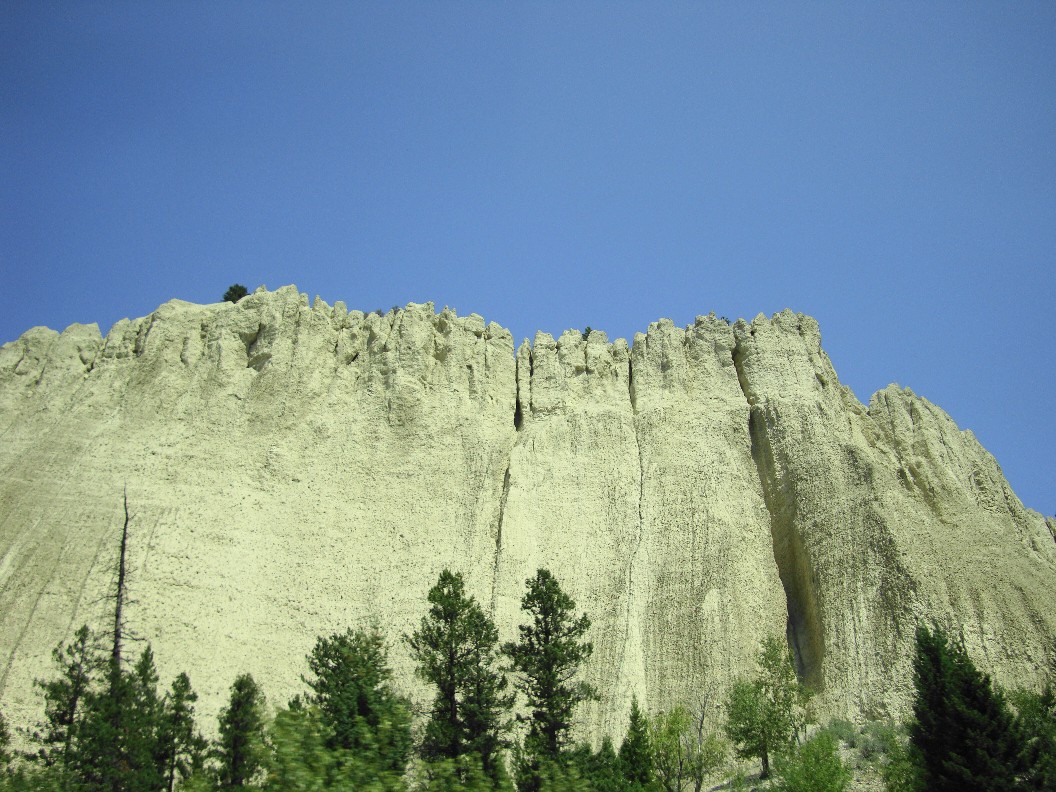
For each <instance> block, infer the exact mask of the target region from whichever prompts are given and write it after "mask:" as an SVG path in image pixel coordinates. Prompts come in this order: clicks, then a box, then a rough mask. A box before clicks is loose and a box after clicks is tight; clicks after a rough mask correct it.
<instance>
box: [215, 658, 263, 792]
mask: <svg viewBox="0 0 1056 792" xmlns="http://www.w3.org/2000/svg"><path fill="white" fill-rule="evenodd" d="M219 720H220V739H219V742H218V743H217V750H216V757H217V759H219V768H218V773H217V776H218V779H219V784H220V788H221V789H238V788H239V787H244V786H247V785H248V784H250V783H251V782H252V781H253V780H254V779H255V778H257V777H258V776H259V774H260V772H261V771H262V770H263V768H264V760H265V757H266V751H265V749H266V740H265V733H264V694H263V693H262V692H261V690H260V688H259V687H257V683H256V682H255V681H254V680H253V677H252V676H250V675H249V674H241V675H239V676H238V677H237V678H236V679H235V681H234V683H233V684H232V685H231V696H230V698H229V699H228V704H227V706H226V707H224V708H223V709H222V710H220V718H219Z"/></svg>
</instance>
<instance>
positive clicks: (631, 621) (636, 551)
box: [619, 358, 648, 707]
mask: <svg viewBox="0 0 1056 792" xmlns="http://www.w3.org/2000/svg"><path fill="white" fill-rule="evenodd" d="M627 389H628V397H629V399H630V405H631V423H632V430H633V432H634V448H635V453H636V455H637V458H638V524H637V526H636V530H635V535H634V538H633V540H632V541H633V545H632V547H631V552H630V554H629V556H628V559H627V582H626V589H625V590H626V596H627V608H626V613H625V615H624V637H623V649H622V654H621V658H620V668H619V678H620V679H621V680H624V681H626V680H628V679H631V678H632V676H631V674H629V670H628V668H627V661H628V655H629V654H630V649H631V642H632V635H633V632H634V631H635V629H636V626H635V616H634V613H635V608H636V606H637V599H636V596H635V595H636V585H637V584H636V578H635V571H636V565H637V563H638V561H639V558H638V557H639V555H640V551H641V549H642V542H643V539H644V535H645V517H644V513H643V509H642V503H643V500H644V496H645V460H644V458H643V455H642V439H641V437H640V431H639V425H638V409H637V399H636V397H635V392H634V366H633V364H632V362H631V360H630V358H628V360H627ZM637 642H638V645H639V650H640V648H641V636H640V635H639V636H637ZM640 657H641V654H640V651H639V658H640ZM636 693H637V694H639V700H640V702H641V704H642V706H644V707H648V694H647V691H636Z"/></svg>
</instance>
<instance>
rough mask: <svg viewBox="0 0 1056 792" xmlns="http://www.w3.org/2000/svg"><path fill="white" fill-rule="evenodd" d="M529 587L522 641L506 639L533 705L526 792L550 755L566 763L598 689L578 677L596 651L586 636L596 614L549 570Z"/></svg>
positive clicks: (521, 780) (524, 768)
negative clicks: (580, 711)
mask: <svg viewBox="0 0 1056 792" xmlns="http://www.w3.org/2000/svg"><path fill="white" fill-rule="evenodd" d="M527 586H528V591H527V593H526V594H525V595H524V598H523V599H522V600H521V610H523V611H524V612H525V613H526V614H528V615H529V616H530V622H529V623H528V624H522V625H520V626H519V627H518V630H519V633H520V638H519V640H518V641H517V642H516V643H512V642H510V643H507V644H505V646H504V647H503V652H504V653H505V654H506V655H507V656H508V657H509V658H510V662H511V664H512V667H513V670H514V671H515V672H516V673H517V681H516V687H517V689H518V690H520V691H521V692H522V693H523V694H524V696H525V698H526V699H527V701H528V709H529V714H528V716H527V717H526V718H524V719H523V720H525V721H527V724H528V732H527V734H526V735H525V738H524V747H523V754H522V762H521V763H520V769H519V772H518V782H517V783H518V787H519V788H520V789H521V791H522V792H534V791H535V790H537V789H539V785H540V783H541V782H542V775H540V773H541V771H542V762H543V761H544V760H546V761H549V762H551V763H557V765H562V763H561V762H559V761H558V760H560V759H561V758H562V754H563V753H564V752H565V751H566V750H567V748H568V747H569V739H570V732H571V729H572V716H573V714H574V712H575V710H576V707H577V706H579V705H580V704H581V703H582V702H584V701H588V700H591V699H594V698H596V697H597V693H596V692H595V691H594V689H593V688H592V687H591V686H590V685H588V684H586V683H585V682H582V681H577V680H576V676H577V675H578V672H579V669H580V666H581V665H582V664H583V663H585V662H586V661H587V659H588V658H589V657H590V655H591V653H592V652H593V651H594V646H593V644H591V643H589V642H588V641H585V640H583V636H584V635H586V632H587V630H588V629H589V628H590V619H588V618H587V616H586V614H583V615H581V616H579V617H578V618H577V617H576V616H575V614H574V612H575V608H576V603H575V602H574V601H573V600H572V598H571V597H569V596H568V595H567V594H566V593H565V592H564V591H562V590H561V586H560V585H559V584H558V582H557V579H556V578H555V577H554V576H553V575H552V574H551V573H550V572H549V571H548V570H546V569H540V570H539V571H538V572H536V575H535V577H534V578H529V579H528V581H527ZM562 766H563V765H562ZM552 772H554V773H558V770H557V769H552ZM561 772H563V771H561ZM559 775H560V774H559ZM561 777H562V778H564V776H561ZM555 778H557V776H555ZM554 783H557V782H556V781H554ZM561 783H564V781H562V782H561Z"/></svg>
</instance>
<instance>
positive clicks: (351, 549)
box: [0, 287, 1056, 740]
mask: <svg viewBox="0 0 1056 792" xmlns="http://www.w3.org/2000/svg"><path fill="white" fill-rule="evenodd" d="M0 471H2V474H3V477H2V479H0V660H2V662H3V666H2V672H0V673H2V676H0V707H2V709H3V710H4V712H5V713H7V714H8V715H9V716H10V719H11V720H12V721H14V722H15V723H29V722H31V721H32V720H34V719H36V718H39V716H40V711H41V701H40V699H39V697H38V696H37V694H36V692H35V691H34V690H33V687H32V680H33V679H34V678H37V677H41V676H45V675H48V674H49V673H50V659H49V655H50V651H51V649H52V648H53V647H54V646H55V645H56V644H57V643H58V642H59V641H60V640H65V639H68V638H69V637H70V636H71V635H72V634H73V632H74V631H75V630H76V628H77V627H78V626H79V625H80V624H82V623H85V622H88V623H90V624H92V625H94V626H97V627H104V626H105V624H106V604H105V600H104V599H103V597H104V594H105V592H106V590H107V587H108V585H109V583H110V580H111V577H112V565H113V559H114V554H115V552H116V548H117V538H118V532H119V530H120V526H121V519H122V516H123V513H122V501H121V497H122V491H123V489H124V488H125V487H126V486H127V490H128V496H129V502H130V506H131V509H132V512H133V516H134V518H133V522H132V557H131V563H132V570H133V574H132V578H131V591H132V596H133V598H134V600H135V602H134V603H133V604H132V605H131V606H130V608H129V612H128V616H129V624H130V626H131V627H132V629H133V630H134V632H135V633H136V634H138V635H139V636H141V637H143V638H144V639H148V640H149V641H150V642H151V644H152V645H153V647H154V650H155V655H156V657H157V659H158V662H159V666H160V671H161V675H162V679H163V681H167V680H169V679H171V678H172V677H173V676H174V675H175V674H176V673H178V672H179V671H182V670H186V671H188V673H189V674H190V676H191V679H192V682H193V684H194V686H195V689H196V690H197V691H198V692H199V694H200V696H201V698H200V701H199V712H200V714H201V715H202V716H204V717H203V724H204V725H205V726H206V727H207V728H209V726H210V724H211V722H212V721H211V719H212V718H213V717H214V716H215V714H216V712H217V711H218V710H219V708H220V706H221V705H222V703H223V701H224V698H225V697H226V694H227V689H228V687H229V686H230V684H231V682H232V681H233V680H234V678H235V676H236V675H237V674H238V673H241V672H244V671H249V672H251V673H252V674H253V675H254V677H255V678H256V679H257V680H258V682H260V683H261V684H262V686H263V687H264V689H265V690H266V691H267V693H268V694H269V697H270V698H271V701H272V702H273V703H274V704H276V705H279V704H282V703H284V702H285V701H286V699H287V698H288V697H289V696H290V695H292V694H293V693H295V692H299V691H300V690H301V684H300V681H299V677H300V674H302V673H303V672H304V668H305V664H304V656H305V654H306V653H307V652H308V651H309V650H310V648H311V646H312V644H313V642H314V640H315V638H316V636H318V635H320V634H329V633H331V632H335V631H340V630H343V629H344V628H345V627H346V626H349V625H355V624H362V623H364V622H366V621H367V620H369V619H371V618H377V619H378V620H379V621H380V623H381V624H382V625H383V626H384V627H385V629H386V632H387V634H388V635H389V636H390V639H391V641H392V644H393V645H392V659H393V663H394V666H395V668H396V670H397V674H398V677H399V680H400V683H401V685H403V686H404V687H405V689H406V690H408V691H409V692H411V693H412V694H413V695H415V696H416V697H419V698H424V697H425V696H427V695H428V692H427V691H426V690H424V689H423V688H422V687H421V685H420V683H419V682H417V681H416V680H415V679H414V677H413V673H412V672H413V668H412V665H411V662H410V658H409V656H408V652H407V649H406V646H405V645H404V644H403V643H402V641H401V640H400V639H401V636H403V635H404V634H406V633H408V632H409V631H411V630H413V629H414V627H415V625H416V623H417V622H418V620H419V619H420V618H421V616H422V615H423V614H424V612H425V594H426V592H427V590H428V589H429V587H430V586H431V585H432V584H433V583H434V582H435V580H436V578H437V575H438V574H439V572H440V570H441V569H443V568H444V567H450V568H451V569H453V570H457V571H461V572H462V573H463V574H464V575H465V577H466V582H467V587H468V589H469V591H470V592H471V593H473V594H474V596H476V597H477V599H478V600H479V601H480V602H481V603H483V604H484V605H485V607H486V608H490V609H491V611H492V612H493V613H494V615H495V618H496V621H497V624H498V626H499V630H500V635H501V638H502V639H503V640H511V639H514V638H515V637H516V625H517V624H518V623H519V622H520V609H519V608H520V600H521V597H522V596H523V594H524V582H525V580H526V579H527V578H528V577H530V576H532V575H533V574H534V573H535V570H536V569H537V568H539V567H540V566H546V567H548V568H550V569H551V570H552V571H553V572H554V574H555V575H557V577H558V579H559V580H560V581H561V582H562V585H563V586H564V588H565V589H566V590H567V591H568V592H569V593H570V594H571V595H572V596H573V597H574V598H575V599H576V601H577V603H578V605H579V608H580V609H581V610H583V611H586V612H587V613H588V614H589V615H590V617H591V619H592V621H593V627H592V629H591V635H590V638H591V640H592V641H593V642H594V645H595V652H594V656H593V658H592V660H591V662H590V663H589V665H588V667H587V668H586V669H585V677H586V678H587V680H588V681H590V682H591V683H592V684H594V685H595V686H596V687H597V688H598V689H599V690H600V692H601V698H600V701H598V702H595V703H593V704H590V705H589V706H587V707H586V708H584V711H583V712H582V713H581V715H582V723H581V732H582V734H583V736H585V737H590V738H592V739H595V740H596V739H599V738H600V736H601V735H602V734H604V733H611V734H613V735H615V736H618V735H619V734H621V733H622V730H623V729H624V728H625V725H626V714H627V710H628V708H629V705H630V698H631V696H632V695H637V696H638V698H639V701H641V702H642V703H643V705H644V706H645V707H646V708H647V709H649V710H651V711H657V710H660V709H666V708H668V707H670V706H671V705H673V704H674V703H676V702H685V703H689V704H696V703H699V702H700V701H701V700H702V699H704V698H705V697H707V696H708V695H709V694H710V696H711V701H712V702H714V701H715V700H716V698H717V694H719V693H721V691H722V690H723V689H724V688H725V686H727V685H728V684H729V682H730V681H731V680H732V678H733V677H734V676H735V675H736V674H738V673H742V672H744V671H747V670H749V669H750V668H751V667H752V664H753V661H754V656H755V653H756V650H757V647H758V645H759V642H760V641H761V639H762V638H763V637H764V636H765V635H768V634H784V633H786V630H787V634H788V636H789V639H790V641H791V643H792V645H793V647H794V648H795V651H796V657H797V662H798V663H799V667H800V671H801V673H802V674H803V676H804V678H805V679H806V680H807V681H809V682H810V683H811V684H813V685H814V686H815V687H817V688H818V689H819V691H820V694H819V701H820V707H821V710H822V712H823V713H832V714H849V715H853V716H858V715H861V714H865V715H869V714H876V713H882V712H892V713H895V714H898V713H902V712H904V711H905V707H906V702H907V696H908V691H909V685H910V678H909V665H908V664H909V658H910V652H911V649H912V640H913V630H914V627H915V625H916V623H917V621H918V620H920V619H932V618H934V619H938V620H940V621H941V622H943V623H947V624H949V625H951V626H954V627H956V628H957V629H960V630H962V631H963V632H964V635H965V639H966V642H967V644H968V647H969V650H970V651H971V652H972V654H973V656H974V657H975V658H976V659H977V660H978V661H979V662H980V664H981V665H982V666H983V667H984V668H986V669H987V670H989V671H991V672H993V673H994V674H995V675H996V676H997V678H998V680H999V681H1001V682H1003V683H1006V684H1007V683H1012V682H1024V683H1030V682H1033V681H1034V680H1035V679H1036V678H1037V673H1038V669H1039V667H1040V666H1041V665H1042V664H1043V660H1044V656H1045V651H1046V649H1047V647H1049V646H1050V645H1051V642H1052V641H1053V638H1054V637H1056V593H1054V592H1056V542H1054V535H1056V524H1054V523H1053V522H1052V521H1047V520H1046V519H1044V518H1042V517H1041V516H1040V515H1038V514H1037V513H1035V512H1032V511H1029V510H1027V509H1024V508H1023V506H1022V505H1021V504H1020V502H1019V501H1018V499H1017V498H1016V497H1015V495H1014V494H1013V493H1012V492H1011V490H1010V489H1009V487H1008V484H1007V483H1006V482H1005V480H1004V478H1003V476H1002V475H1001V472H1000V469H999V468H998V466H997V464H996V462H995V461H994V460H993V458H992V457H991V456H990V455H989V454H987V453H986V451H985V450H984V449H982V448H981V447H980V446H979V444H978V443H977V442H976V441H975V438H974V437H973V436H972V435H971V434H970V433H967V432H961V431H959V430H958V429H957V427H956V426H955V425H954V424H953V422H952V421H951V420H950V419H949V418H948V417H947V416H946V415H945V414H944V413H942V412H941V410H939V409H938V408H936V407H934V406H933V405H931V404H930V403H928V402H927V401H925V400H923V399H920V398H918V397H916V396H914V395H913V394H912V393H910V392H909V391H903V390H900V389H898V388H897V387H894V386H892V387H889V388H887V389H885V390H884V391H881V392H880V393H878V394H876V395H875V396H874V397H873V399H872V400H871V402H870V404H869V407H868V408H865V407H863V406H862V405H861V404H859V403H858V402H857V400H856V399H855V398H854V396H853V395H852V394H851V393H850V391H848V390H847V389H845V388H843V387H842V386H840V385H839V382H838V380H837V378H836V374H835V372H834V371H833V370H832V366H831V364H830V363H829V361H828V358H827V357H826V356H825V353H824V352H823V351H822V349H821V346H820V335H819V333H818V328H817V325H816V323H815V322H814V321H813V320H812V319H810V318H809V317H805V316H802V315H796V314H792V313H791V312H785V313H782V314H778V315H777V316H775V317H773V318H772V319H766V318H765V317H759V318H757V319H756V320H755V321H754V322H752V323H751V324H747V323H745V322H743V321H742V322H738V323H737V324H736V325H735V326H734V327H732V328H731V327H729V326H727V325H726V323H724V322H721V321H719V320H716V319H715V318H714V317H713V316H712V317H700V318H698V319H697V321H696V322H695V323H694V324H693V325H692V326H690V327H687V328H678V327H675V326H674V325H672V324H671V323H670V322H668V321H666V320H662V321H660V322H657V323H654V324H653V325H651V326H650V327H649V329H648V332H647V333H645V334H638V335H637V336H636V337H635V339H634V345H633V348H630V349H629V348H628V346H627V344H626V342H625V341H623V340H622V339H620V340H617V341H616V342H615V343H611V344H610V343H609V342H608V340H607V339H606V337H605V335H604V333H600V332H597V331H593V332H591V333H590V335H589V337H588V338H584V337H583V336H582V334H581V333H579V332H577V331H569V332H566V333H565V334H563V335H562V336H561V337H560V338H559V339H558V340H556V341H555V340H554V339H553V338H552V337H550V336H548V335H545V334H539V335H537V337H536V339H535V343H534V344H533V345H532V346H529V345H528V344H527V342H525V343H524V344H522V345H521V347H520V348H519V349H518V350H517V352H516V354H515V353H514V347H513V339H512V337H511V336H510V334H509V332H508V331H506V330H504V329H503V328H501V327H499V326H498V325H496V324H494V323H492V324H485V322H484V320H483V319H481V318H480V317H479V316H476V315H470V316H468V317H459V316H457V315H456V314H455V313H454V312H453V311H451V310H448V309H444V310H443V311H441V312H439V313H437V312H436V311H435V310H434V308H433V306H432V305H431V304H425V305H413V304H412V305H408V306H407V307H406V308H405V309H403V310H399V311H391V312H389V313H388V314H386V315H378V314H369V315H364V314H362V313H360V312H359V311H351V312H350V311H348V310H347V308H346V307H345V306H344V304H343V303H337V304H336V305H335V306H334V307H333V308H331V307H330V306H328V305H326V304H325V303H323V302H322V301H321V300H319V299H318V298H317V299H316V301H315V303H314V304H312V305H309V302H308V299H307V297H306V296H305V295H302V294H299V293H298V292H297V290H296V289H295V288H294V287H284V288H282V289H279V290H278V291H276V292H267V291H263V290H258V291H257V292H256V293H255V294H252V295H249V296H247V297H246V298H244V299H243V300H241V301H240V302H239V303H237V304H229V303H221V304H215V305H206V306H199V305H192V304H189V303H184V302H179V301H173V302H170V303H166V304H165V305H163V306H161V307H160V308H159V309H158V310H157V311H155V312H154V313H153V314H151V315H150V316H148V317H145V318H143V319H138V320H135V321H122V322H119V323H118V324H117V325H115V326H114V328H113V329H112V330H111V331H110V333H109V334H108V335H107V336H106V338H105V339H103V338H101V337H100V335H99V331H98V329H97V328H96V327H94V326H83V325H73V326H71V327H70V328H68V329H67V330H66V331H64V332H63V333H61V334H59V333H55V332H54V331H51V330H47V329H44V328H34V329H33V330H30V331H28V332H27V333H26V334H25V335H23V336H22V337H21V338H20V339H19V340H17V341H15V342H12V343H10V344H6V345H4V346H3V347H2V348H0Z"/></svg>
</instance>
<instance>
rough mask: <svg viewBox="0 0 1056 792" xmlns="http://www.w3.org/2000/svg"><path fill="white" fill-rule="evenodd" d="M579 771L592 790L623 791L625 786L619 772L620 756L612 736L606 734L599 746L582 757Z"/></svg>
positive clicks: (597, 791)
mask: <svg viewBox="0 0 1056 792" xmlns="http://www.w3.org/2000/svg"><path fill="white" fill-rule="evenodd" d="M588 750H589V746H588ZM581 773H582V775H583V778H585V779H587V781H589V782H590V786H591V787H592V788H593V789H594V792H624V790H625V789H626V786H627V783H626V781H625V780H624V778H623V773H622V772H621V768H620V758H619V757H618V756H617V755H616V749H615V748H614V747H613V745H612V738H611V737H609V735H607V734H606V735H605V737H604V739H603V740H602V741H601V747H599V748H598V750H597V751H596V752H594V753H592V754H589V755H588V756H586V757H584V761H583V762H582V769H581Z"/></svg>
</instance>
